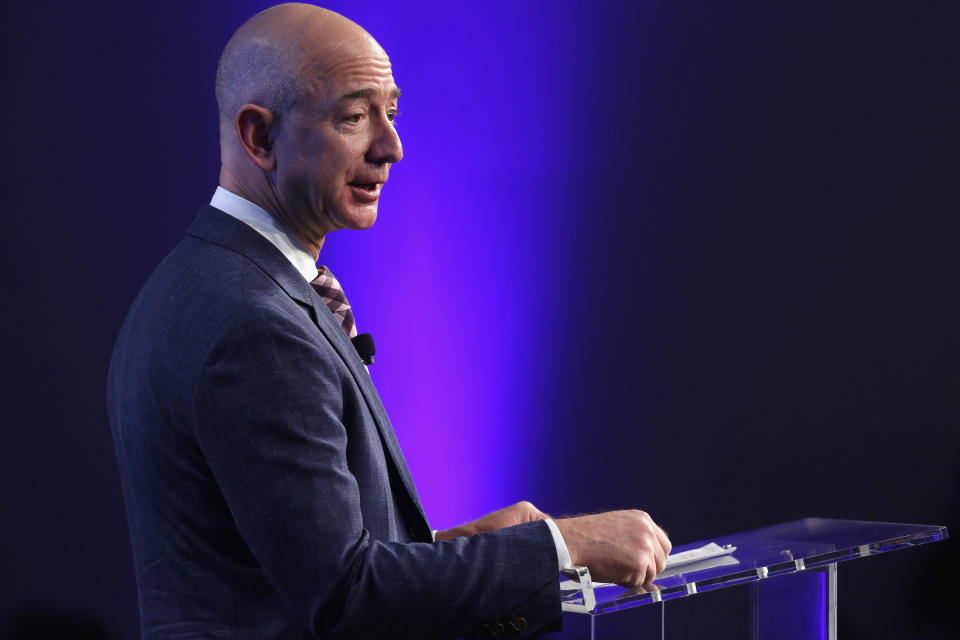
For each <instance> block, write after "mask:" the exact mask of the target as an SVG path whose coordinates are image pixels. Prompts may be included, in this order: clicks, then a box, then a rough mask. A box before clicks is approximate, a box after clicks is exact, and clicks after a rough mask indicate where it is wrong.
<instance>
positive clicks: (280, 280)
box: [188, 206, 426, 522]
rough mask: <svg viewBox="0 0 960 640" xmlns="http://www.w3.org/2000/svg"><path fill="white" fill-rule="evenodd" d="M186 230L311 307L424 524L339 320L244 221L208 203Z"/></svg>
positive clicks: (375, 396) (400, 460)
mask: <svg viewBox="0 0 960 640" xmlns="http://www.w3.org/2000/svg"><path fill="white" fill-rule="evenodd" d="M188 233H189V235H192V236H194V237H197V238H201V239H203V240H207V241H208V242H213V243H214V244H217V245H220V246H222V247H225V248H227V249H231V250H233V251H236V252H238V253H240V254H242V255H244V256H246V257H248V258H249V259H250V260H252V261H253V262H254V263H256V264H257V266H259V267H260V268H261V269H263V271H264V272H265V273H267V274H268V275H269V276H270V277H271V278H273V280H274V281H275V282H276V283H277V285H278V286H279V287H280V288H281V289H283V290H284V291H285V292H286V293H287V295H289V296H290V297H291V298H293V299H294V300H296V301H297V302H300V303H302V304H303V305H305V306H306V307H307V308H309V309H311V310H312V311H313V313H311V314H310V316H311V318H312V320H313V322H314V324H316V326H317V328H318V329H319V330H320V332H321V333H322V334H323V336H324V337H325V338H326V340H327V342H329V343H330V346H332V347H333V349H334V350H335V351H336V352H337V354H338V355H339V356H340V358H341V359H342V360H343V362H344V363H345V364H346V365H347V368H348V369H349V370H350V373H351V374H352V375H353V379H354V381H356V383H357V386H358V387H359V388H360V392H361V393H362V394H363V398H364V400H365V401H366V403H367V408H368V409H369V410H370V413H371V414H372V415H373V418H374V422H375V423H376V425H377V430H378V431H379V432H380V439H381V441H382V442H383V445H384V448H385V449H386V451H387V454H388V456H389V458H390V461H391V463H392V464H393V467H394V469H395V470H396V471H397V475H398V476H399V477H400V480H401V481H402V483H403V486H404V488H405V489H406V490H407V493H408V494H409V496H410V498H411V500H412V501H413V504H414V505H415V506H416V509H417V512H418V513H419V514H420V516H421V517H422V518H423V520H424V522H426V516H425V515H424V513H423V507H422V506H421V505H420V498H419V497H418V496H417V490H416V488H415V487H414V485H413V478H412V477H411V476H410V471H409V469H407V463H406V461H405V460H404V458H403V452H402V451H401V450H400V444H399V443H398V442H397V437H396V434H395V433H394V432H393V426H392V425H391V424H390V419H389V418H388V417H387V412H386V410H385V409H384V408H383V403H381V402H380V396H379V394H378V393H377V390H376V388H375V387H374V386H373V381H372V380H371V379H370V374H369V373H368V372H367V370H366V368H365V367H364V364H363V361H362V360H360V356H359V355H358V354H357V351H356V349H354V348H353V344H352V343H351V342H350V339H349V338H348V337H347V334H346V333H345V332H344V330H343V328H342V327H341V326H340V323H339V322H337V320H336V318H334V316H333V313H332V312H331V311H330V309H329V308H327V305H326V304H325V303H324V302H323V300H322V299H321V298H320V296H319V295H318V294H317V293H316V292H315V291H314V290H313V287H311V286H310V283H308V282H307V281H306V280H304V279H303V277H302V276H301V275H300V273H299V272H298V271H297V270H296V269H295V268H294V266H293V265H292V264H290V261H289V260H287V259H286V257H284V255H283V254H282V253H281V252H280V250H279V249H277V248H276V247H275V246H273V244H271V243H270V241H268V240H267V239H266V238H264V237H263V236H261V235H260V234H259V233H257V232H256V231H255V230H254V229H253V228H251V227H250V226H249V225H247V224H246V223H244V222H241V221H240V220H237V219H236V218H233V217H232V216H230V215H228V214H226V213H223V212H222V211H219V210H218V209H215V208H214V207H210V206H208V207H205V208H204V209H202V210H201V211H200V215H199V216H198V217H197V219H196V221H194V223H193V225H192V226H191V227H190V230H189V231H188Z"/></svg>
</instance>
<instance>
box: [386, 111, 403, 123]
mask: <svg viewBox="0 0 960 640" xmlns="http://www.w3.org/2000/svg"><path fill="white" fill-rule="evenodd" d="M398 115H400V112H399V111H397V110H396V109H391V110H390V111H387V120H389V121H390V122H396V120H397V116H398Z"/></svg>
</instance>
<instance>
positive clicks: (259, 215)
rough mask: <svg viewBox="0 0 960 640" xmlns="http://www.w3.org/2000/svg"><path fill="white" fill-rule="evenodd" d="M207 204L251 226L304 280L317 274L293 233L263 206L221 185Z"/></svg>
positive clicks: (308, 280)
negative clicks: (277, 250)
mask: <svg viewBox="0 0 960 640" xmlns="http://www.w3.org/2000/svg"><path fill="white" fill-rule="evenodd" d="M210 206H211V207H213V208H215V209H219V210H220V211H223V212H224V213H226V214H227V215H230V216H233V217H234V218H236V219H237V220H240V221H241V222H245V223H246V224H247V225H249V226H251V227H253V229H254V231H256V232H257V233H259V234H260V235H262V236H263V237H264V238H266V239H267V240H269V241H270V244H272V245H273V246H275V247H276V248H277V249H279V250H280V253H282V254H283V255H284V257H286V259H287V260H289V261H290V264H292V265H293V266H294V268H295V269H296V270H297V271H298V272H300V275H301V276H303V277H304V279H305V280H306V281H307V282H310V281H312V280H313V279H314V278H316V277H317V274H318V273H319V272H318V271H317V263H316V260H314V259H313V254H311V253H310V252H309V251H307V250H306V249H304V247H303V245H302V244H300V242H299V241H298V240H297V239H296V238H295V237H294V236H293V234H292V233H290V232H289V231H288V230H287V228H286V227H284V226H283V225H282V224H280V223H279V222H277V220H276V218H274V217H273V216H272V215H270V214H269V213H268V212H267V211H266V210H265V209H263V208H261V207H259V206H257V205H255V204H253V203H252V202H250V201H249V200H247V199H246V198H242V197H240V196H238V195H237V194H235V193H233V192H231V191H227V190H226V189H224V188H223V187H217V190H216V191H214V192H213V198H211V199H210Z"/></svg>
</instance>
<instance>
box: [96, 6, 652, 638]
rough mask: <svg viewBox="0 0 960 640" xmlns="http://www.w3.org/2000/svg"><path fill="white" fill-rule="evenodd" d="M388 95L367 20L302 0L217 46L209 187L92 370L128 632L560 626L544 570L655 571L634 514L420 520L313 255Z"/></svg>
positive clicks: (342, 222) (398, 154)
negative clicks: (130, 562)
mask: <svg viewBox="0 0 960 640" xmlns="http://www.w3.org/2000/svg"><path fill="white" fill-rule="evenodd" d="M399 93H400V92H399V89H397V87H396V85H395V84H394V81H393V76H392V71H391V67H390V61H389V59H388V58H387V55H386V53H385V52H384V51H383V50H382V49H381V48H380V46H379V45H378V44H377V43H376V42H375V41H374V40H373V38H372V37H370V35H368V34H367V33H366V32H365V31H363V29H361V28H360V27H359V26H357V25H356V24H354V23H352V22H350V21H349V20H347V19H346V18H343V17H342V16H339V15H337V14H335V13H332V12H329V11H325V10H323V9H319V8H317V7H313V6H310V5H302V4H290V5H280V6H278V7H274V8H272V9H269V10H267V11H264V12H263V13H260V14H258V15H257V16H255V17H253V18H252V19H251V20H249V21H248V22H247V23H245V24H244V25H243V26H241V27H240V29H238V31H237V32H236V33H235V34H234V36H233V37H232V38H231V40H230V42H229V43H228V44H227V46H226V48H225V50H224V52H223V55H222V57H221V60H220V64H219V67H218V70H217V102H218V106H219V110H220V138H221V139H220V143H221V159H222V168H221V172H220V187H219V188H218V189H217V191H216V193H215V195H214V198H213V200H212V201H211V206H209V207H205V208H204V209H203V210H202V211H201V212H200V214H199V216H198V218H197V220H196V221H195V222H194V223H193V225H192V227H191V228H190V230H189V232H188V234H187V236H186V238H184V240H183V241H182V242H181V243H180V244H179V245H178V246H177V247H176V248H175V249H174V250H173V251H172V252H171V254H170V255H169V256H167V258H166V259H165V260H164V261H163V262H162V263H161V264H160V266H159V267H158V268H157V270H156V271H155V272H154V273H153V274H152V275H151V277H150V279H149V280H148V282H147V283H146V285H145V286H144V289H143V291H142V292H141V293H140V295H139V296H138V297H137V299H136V300H135V301H134V304H133V306H132V308H131V310H130V313H129V315H128V317H127V320H126V322H125V324H124V327H123V329H122V330H121V334H120V336H119V338H118V341H117V346H116V349H115V352H114V357H113V360H112V362H111V368H110V377H109V381H108V409H109V415H110V422H111V428H112V430H113V434H114V440H115V444H116V451H117V457H118V460H119V466H120V472H121V476H122V479H123V483H124V497H125V501H126V505H127V512H128V518H129V522H130V531H131V537H132V540H133V549H134V561H135V567H136V572H137V583H138V588H139V595H140V606H141V619H142V630H143V636H144V637H145V638H173V637H176V638H186V637H191V638H195V637H196V638H199V637H203V638H208V637H230V638H257V639H265V638H310V637H324V638H326V637H356V638H377V637H390V638H396V637H418V638H427V637H473V636H482V635H508V634H516V635H529V634H531V633H534V632H535V631H537V630H540V629H544V628H551V627H555V625H556V623H557V622H558V619H559V615H560V603H559V591H558V569H559V568H560V567H562V566H564V565H566V564H569V563H571V562H572V563H573V564H581V565H587V566H588V567H590V569H591V572H592V573H593V575H594V577H595V578H596V579H598V580H612V581H616V582H619V583H621V584H625V585H631V586H633V585H638V584H641V583H644V582H648V581H650V580H652V578H653V577H654V576H655V575H656V573H657V572H658V571H659V570H661V569H662V568H663V563H664V559H665V557H666V555H667V554H668V553H669V551H670V543H669V541H668V540H667V538H666V536H665V535H664V534H663V532H662V531H661V530H660V529H659V528H658V527H657V526H656V525H655V524H654V523H653V521H652V520H651V519H650V518H649V516H647V515H646V514H644V513H642V512H639V511H622V512H612V513H607V514H599V515H593V516H581V517H576V518H568V519H561V520H556V521H552V520H549V519H546V516H545V514H542V513H541V512H539V511H538V510H537V509H536V508H535V507H533V505H531V504H530V503H527V502H522V503H519V504H516V505H513V506H511V507H507V508H506V509H503V510H501V511H498V512H495V513H493V514H490V515H488V516H485V517H483V518H481V519H479V520H477V521H475V522H472V523H468V524H465V525H462V526H460V527H457V528H454V529H451V530H447V531H439V532H436V534H435V536H434V534H433V533H432V532H431V531H430V527H429V526H428V524H427V521H426V518H425V517H424V515H423V512H422V510H421V507H420V503H419V500H418V498H417V494H416V490H415V489H414V487H413V483H412V480H411V478H410V475H409V472H408V470H407V468H406V464H405V462H404V459H403V455H402V454H401V452H400V449H399V446H398V444H397V441H396V438H395V436H394V433H393V429H392V427H391V425H390V422H389V420H388V419H387V417H386V413H385V412H384V410H383V407H382V405H381V404H380V400H379V398H378V397H377V393H376V390H375V389H374V387H373V384H372V382H371V380H370V378H369V376H368V374H367V371H366V370H365V368H364V366H363V363H362V362H361V360H360V358H359V357H358V355H357V352H356V350H355V349H354V348H353V346H352V345H351V342H350V339H349V337H350V334H352V333H354V332H355V329H354V328H353V322H352V315H351V313H350V311H349V308H348V306H347V305H346V299H345V297H343V296H342V292H340V291H339V288H338V285H337V283H336V281H335V279H333V277H332V275H330V274H329V272H327V271H326V270H325V269H323V271H322V272H321V273H318V269H317V267H316V260H317V259H318V257H319V253H320V249H321V247H322V246H323V243H324V240H325V238H326V235H327V234H328V233H330V232H332V231H335V230H337V229H342V228H349V229H365V228H367V227H369V226H371V225H372V224H373V223H374V221H375V219H376V216H377V202H378V198H379V194H380V190H381V188H382V186H383V184H384V183H385V182H386V181H387V178H388V174H389V169H390V166H391V165H392V164H393V163H395V162H398V161H400V159H401V158H402V156H403V151H402V148H401V145H400V140H399V138H398V136H397V133H396V131H395V129H394V128H393V117H394V115H395V113H396V109H397V100H398V97H399ZM311 283H312V285H313V286H311ZM318 292H319V293H318ZM434 537H435V539H434Z"/></svg>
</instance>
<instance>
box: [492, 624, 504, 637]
mask: <svg viewBox="0 0 960 640" xmlns="http://www.w3.org/2000/svg"><path fill="white" fill-rule="evenodd" d="M503 632H504V626H503V623H502V622H498V623H497V624H495V625H493V626H491V627H490V635H492V636H493V637H494V638H499V637H500V636H502V635H503Z"/></svg>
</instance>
